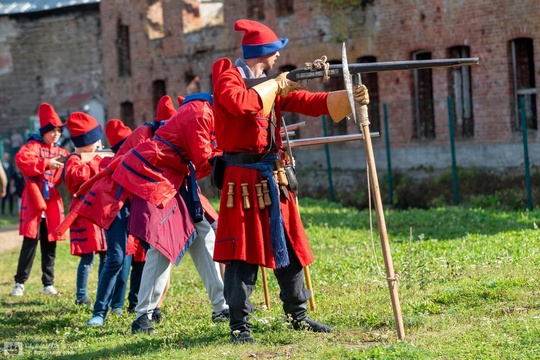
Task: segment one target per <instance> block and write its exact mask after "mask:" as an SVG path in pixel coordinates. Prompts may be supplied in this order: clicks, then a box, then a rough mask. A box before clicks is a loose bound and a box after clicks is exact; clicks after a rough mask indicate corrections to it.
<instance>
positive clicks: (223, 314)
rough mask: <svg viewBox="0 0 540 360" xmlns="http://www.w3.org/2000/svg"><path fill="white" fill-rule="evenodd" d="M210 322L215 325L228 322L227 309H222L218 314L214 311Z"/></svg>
mask: <svg viewBox="0 0 540 360" xmlns="http://www.w3.org/2000/svg"><path fill="white" fill-rule="evenodd" d="M212 321H213V322H215V323H217V322H226V321H229V309H228V308H227V309H223V311H220V312H218V313H217V312H215V311H214V312H213V313H212Z"/></svg>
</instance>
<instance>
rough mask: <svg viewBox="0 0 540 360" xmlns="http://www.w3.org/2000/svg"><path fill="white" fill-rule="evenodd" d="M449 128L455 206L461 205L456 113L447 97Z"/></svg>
mask: <svg viewBox="0 0 540 360" xmlns="http://www.w3.org/2000/svg"><path fill="white" fill-rule="evenodd" d="M447 104H448V127H449V128H450V152H451V153H452V188H453V190H454V205H459V188H458V173H457V167H456V147H455V139H454V111H453V108H454V107H453V104H452V99H451V98H450V96H448V97H447Z"/></svg>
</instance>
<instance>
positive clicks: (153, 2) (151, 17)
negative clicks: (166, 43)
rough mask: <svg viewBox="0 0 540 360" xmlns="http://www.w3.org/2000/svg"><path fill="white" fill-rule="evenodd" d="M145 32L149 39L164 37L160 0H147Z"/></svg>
mask: <svg viewBox="0 0 540 360" xmlns="http://www.w3.org/2000/svg"><path fill="white" fill-rule="evenodd" d="M146 33H147V34H148V39H150V40H154V39H161V38H163V37H165V32H164V30H163V6H161V0H148V7H147V8H146Z"/></svg>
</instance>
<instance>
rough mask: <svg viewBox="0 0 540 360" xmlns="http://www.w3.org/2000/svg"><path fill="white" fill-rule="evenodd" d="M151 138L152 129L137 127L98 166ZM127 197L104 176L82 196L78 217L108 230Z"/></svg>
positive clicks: (110, 177) (121, 189) (127, 193)
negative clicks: (82, 200)
mask: <svg viewBox="0 0 540 360" xmlns="http://www.w3.org/2000/svg"><path fill="white" fill-rule="evenodd" d="M152 136H153V134H152V129H151V128H150V127H149V126H146V125H143V126H139V127H138V128H136V129H135V130H134V131H133V132H132V133H131V134H130V135H129V136H128V137H127V138H126V140H125V141H124V143H123V144H122V146H120V149H118V152H117V153H116V154H115V156H114V157H113V158H105V159H103V161H102V162H101V164H100V166H102V167H104V165H106V164H108V163H110V162H111V161H113V160H114V159H116V158H117V157H120V156H123V155H124V154H125V153H126V152H128V151H129V150H130V149H132V148H134V147H135V146H136V145H137V144H139V143H142V142H144V141H146V140H147V139H148V138H150V137H152ZM111 175H112V172H111ZM129 197H131V193H129V192H127V191H126V190H125V189H123V188H120V187H119V185H118V183H117V182H116V181H114V180H113V179H112V176H105V177H104V178H102V179H100V180H98V181H96V183H95V184H94V185H93V186H92V188H91V189H90V191H89V192H88V193H87V194H85V195H84V204H83V205H82V207H81V209H80V210H79V215H81V216H84V217H85V218H87V219H89V220H90V221H92V222H93V223H94V224H96V225H98V226H100V227H102V228H104V229H108V228H109V227H110V226H111V223H112V222H113V220H114V218H115V217H116V214H118V211H120V209H122V207H123V206H124V203H125V202H126V200H127V199H128V198H129Z"/></svg>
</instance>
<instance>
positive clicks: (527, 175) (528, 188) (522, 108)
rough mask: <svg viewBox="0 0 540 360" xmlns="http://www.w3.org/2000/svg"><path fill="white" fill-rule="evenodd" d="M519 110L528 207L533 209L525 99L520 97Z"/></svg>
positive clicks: (530, 209)
mask: <svg viewBox="0 0 540 360" xmlns="http://www.w3.org/2000/svg"><path fill="white" fill-rule="evenodd" d="M519 112H520V114H521V116H520V118H521V133H522V135H523V158H524V160H523V166H524V167H525V188H526V191H527V208H528V209H529V211H532V209H533V202H532V193H531V174H530V172H529V144H528V141H527V118H526V117H525V99H524V98H523V97H520V98H519Z"/></svg>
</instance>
